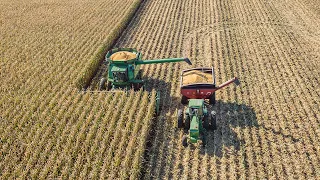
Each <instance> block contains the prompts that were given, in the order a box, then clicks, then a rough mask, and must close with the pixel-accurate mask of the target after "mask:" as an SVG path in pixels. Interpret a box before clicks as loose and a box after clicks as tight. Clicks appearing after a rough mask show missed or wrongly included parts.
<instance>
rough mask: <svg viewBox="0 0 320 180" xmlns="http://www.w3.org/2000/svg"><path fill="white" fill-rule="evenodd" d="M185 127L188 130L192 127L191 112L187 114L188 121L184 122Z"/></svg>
mask: <svg viewBox="0 0 320 180" xmlns="http://www.w3.org/2000/svg"><path fill="white" fill-rule="evenodd" d="M184 128H185V129H186V130H189V129H190V116H189V114H187V116H186V121H185V122H184Z"/></svg>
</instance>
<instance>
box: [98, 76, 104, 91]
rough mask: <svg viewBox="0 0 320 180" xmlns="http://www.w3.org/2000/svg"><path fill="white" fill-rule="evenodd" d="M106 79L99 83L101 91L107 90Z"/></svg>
mask: <svg viewBox="0 0 320 180" xmlns="http://www.w3.org/2000/svg"><path fill="white" fill-rule="evenodd" d="M105 84H106V78H101V80H100V83H99V91H102V90H105V88H106V87H105Z"/></svg>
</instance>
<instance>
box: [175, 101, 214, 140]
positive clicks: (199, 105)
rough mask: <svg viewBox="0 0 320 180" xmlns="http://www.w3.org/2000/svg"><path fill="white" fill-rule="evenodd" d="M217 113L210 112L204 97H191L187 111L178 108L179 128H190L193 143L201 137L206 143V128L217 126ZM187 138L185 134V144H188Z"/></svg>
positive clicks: (190, 137)
mask: <svg viewBox="0 0 320 180" xmlns="http://www.w3.org/2000/svg"><path fill="white" fill-rule="evenodd" d="M215 115H216V113H215V112H214V111H211V113H210V114H209V113H208V109H207V107H206V106H205V101H204V100H203V99H190V100H189V104H188V107H187V109H186V111H185V113H183V111H182V110H181V109H179V110H178V128H183V127H184V128H185V130H189V140H190V142H191V143H197V142H198V140H200V139H201V140H202V143H203V145H205V144H206V143H205V142H206V140H205V138H206V135H205V134H206V130H208V129H209V128H210V129H212V130H214V129H216V128H217V124H216V116H215ZM184 117H185V118H184ZM209 121H210V122H209ZM187 139H188V137H187V136H183V138H182V144H183V145H184V146H187Z"/></svg>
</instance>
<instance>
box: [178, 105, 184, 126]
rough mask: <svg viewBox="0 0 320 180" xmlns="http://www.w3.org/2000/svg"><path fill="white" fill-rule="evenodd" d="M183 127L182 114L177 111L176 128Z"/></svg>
mask: <svg viewBox="0 0 320 180" xmlns="http://www.w3.org/2000/svg"><path fill="white" fill-rule="evenodd" d="M182 127H183V114H182V110H181V109H179V110H178V128H182Z"/></svg>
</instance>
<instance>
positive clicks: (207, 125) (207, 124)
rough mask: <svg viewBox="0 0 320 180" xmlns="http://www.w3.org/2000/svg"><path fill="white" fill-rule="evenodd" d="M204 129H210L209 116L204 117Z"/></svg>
mask: <svg viewBox="0 0 320 180" xmlns="http://www.w3.org/2000/svg"><path fill="white" fill-rule="evenodd" d="M203 127H204V128H205V129H208V128H209V120H208V115H205V116H204V117H203Z"/></svg>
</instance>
